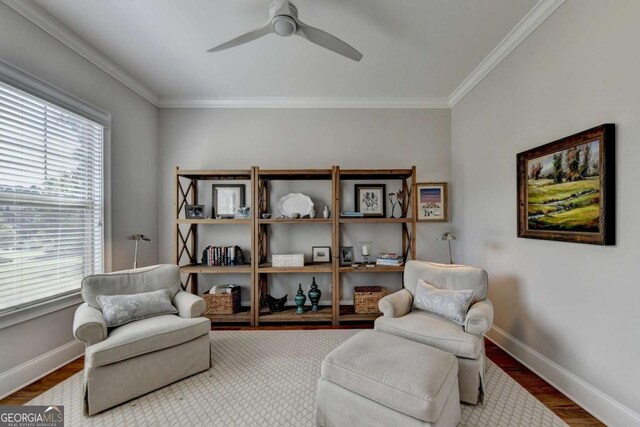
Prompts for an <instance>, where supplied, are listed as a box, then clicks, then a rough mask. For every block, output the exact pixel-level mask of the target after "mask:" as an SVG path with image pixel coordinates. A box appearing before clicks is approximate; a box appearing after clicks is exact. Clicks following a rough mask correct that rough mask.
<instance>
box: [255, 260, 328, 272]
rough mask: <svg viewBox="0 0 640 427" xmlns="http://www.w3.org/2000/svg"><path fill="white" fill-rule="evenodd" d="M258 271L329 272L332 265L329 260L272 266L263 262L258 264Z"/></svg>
mask: <svg viewBox="0 0 640 427" xmlns="http://www.w3.org/2000/svg"><path fill="white" fill-rule="evenodd" d="M258 272H259V273H271V274H274V273H331V272H333V265H332V264H331V263H330V262H326V263H317V264H307V265H305V266H303V267H272V266H271V264H269V263H265V264H260V265H259V266H258Z"/></svg>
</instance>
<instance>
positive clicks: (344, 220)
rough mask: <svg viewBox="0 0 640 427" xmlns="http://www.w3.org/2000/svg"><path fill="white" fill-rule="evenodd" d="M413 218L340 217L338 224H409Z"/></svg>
mask: <svg viewBox="0 0 640 427" xmlns="http://www.w3.org/2000/svg"><path fill="white" fill-rule="evenodd" d="M412 222H413V218H344V217H340V224H358V223H360V224H411V223H412Z"/></svg>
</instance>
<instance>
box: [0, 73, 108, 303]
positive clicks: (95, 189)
mask: <svg viewBox="0 0 640 427" xmlns="http://www.w3.org/2000/svg"><path fill="white" fill-rule="evenodd" d="M103 134H104V128H103V126H101V125H99V124H97V123H94V122H93V121H91V120H88V119H86V118H84V117H82V116H79V115H76V114H74V113H71V112H69V111H66V110H64V109H62V108H60V107H57V106H56V105H53V104H51V103H48V102H45V101H43V100H40V99H39V98H36V97H34V96H32V95H30V94H28V93H25V92H22V91H20V90H18V89H15V88H13V87H11V86H9V85H6V84H4V83H2V82H0V313H2V312H7V311H12V310H15V309H18V308H21V307H25V306H29V305H31V304H34V303H37V302H40V301H47V300H50V299H52V298H53V297H56V296H61V295H65V294H69V293H73V292H76V291H77V290H78V289H79V288H80V282H81V280H82V278H83V277H84V276H86V275H88V274H93V273H97V272H101V271H102V269H103V231H102V221H103V141H104V138H103Z"/></svg>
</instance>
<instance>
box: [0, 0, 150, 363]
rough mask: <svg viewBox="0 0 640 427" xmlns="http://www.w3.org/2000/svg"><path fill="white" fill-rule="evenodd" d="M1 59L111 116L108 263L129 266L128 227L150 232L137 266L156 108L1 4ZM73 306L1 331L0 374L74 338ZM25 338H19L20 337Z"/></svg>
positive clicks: (145, 225)
mask: <svg viewBox="0 0 640 427" xmlns="http://www.w3.org/2000/svg"><path fill="white" fill-rule="evenodd" d="M0 29H1V30H0V34H1V36H0V58H2V59H3V60H4V61H7V62H9V63H10V64H12V65H14V66H16V67H18V68H21V69H22V70H24V71H26V72H28V73H31V74H33V75H34V76H36V77H37V78H39V79H41V80H43V81H45V82H47V83H49V84H51V85H54V86H56V87H58V88H60V89H62V90H65V91H67V92H69V93H71V94H72V95H75V96H77V97H78V98H80V99H82V100H84V101H86V102H88V103H90V104H92V105H94V106H96V107H98V108H100V109H102V110H105V111H108V112H110V113H111V114H112V133H111V169H112V171H113V172H112V174H111V194H112V197H111V204H110V205H109V206H107V209H110V210H111V215H112V229H111V236H112V245H113V255H112V260H113V262H112V264H113V269H114V270H118V269H123V268H127V267H129V266H130V264H131V259H132V245H131V242H128V241H126V240H125V238H126V236H127V235H129V234H132V233H144V234H148V235H150V236H152V237H153V239H154V243H152V244H148V245H145V246H144V248H143V250H142V252H141V264H142V265H145V264H153V263H155V262H156V261H157V259H158V250H157V229H158V216H157V193H156V182H155V177H156V156H157V155H156V153H157V148H156V147H157V145H156V131H157V110H156V108H155V107H154V106H153V105H151V104H149V103H148V102H147V101H145V100H144V99H142V98H141V97H139V96H138V95H136V94H135V93H133V92H132V91H130V90H129V89H127V88H126V87H124V86H123V85H121V84H120V83H118V82H117V81H116V80H114V79H113V78H111V77H110V76H108V75H107V74H105V73H104V72H102V71H100V70H99V69H97V68H96V67H95V66H93V65H92V64H91V63H89V62H88V61H86V60H85V59H83V58H82V57H80V56H79V55H77V54H76V53H74V52H73V51H71V50H70V49H68V48H67V47H66V46H64V45H63V44H61V43H60V42H58V41H57V40H55V39H53V38H52V37H51V36H49V35H48V34H46V33H45V32H43V31H42V30H40V29H39V28H37V27H36V26H34V25H33V24H31V23H30V22H28V21H27V20H26V19H24V18H23V17H22V16H21V15H19V14H18V13H16V12H14V11H13V10H12V9H10V8H9V7H8V6H6V5H5V4H4V3H1V2H0ZM73 311H74V308H69V309H66V310H62V311H60V312H58V313H54V314H51V315H48V316H44V317H41V318H39V319H34V320H31V321H28V322H26V323H23V324H21V325H16V326H13V327H9V328H5V329H2V330H0V343H1V344H0V373H2V372H5V371H7V370H8V369H11V368H12V367H15V366H17V365H19V364H21V363H23V362H25V361H27V360H30V359H32V358H34V357H36V356H39V355H42V354H44V353H46V352H48V351H50V350H52V349H54V348H57V347H59V346H61V345H63V344H66V343H68V342H69V341H71V340H72V339H73V336H72V335H71V322H72V319H73ZM25 337H26V338H25Z"/></svg>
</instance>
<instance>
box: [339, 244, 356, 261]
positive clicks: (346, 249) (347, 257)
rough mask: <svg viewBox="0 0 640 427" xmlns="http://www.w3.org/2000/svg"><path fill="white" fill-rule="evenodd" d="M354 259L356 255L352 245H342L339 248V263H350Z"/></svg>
mask: <svg viewBox="0 0 640 427" xmlns="http://www.w3.org/2000/svg"><path fill="white" fill-rule="evenodd" d="M355 260H356V257H355V252H354V251H353V246H343V247H341V248H340V265H351V264H353V263H354V262H355Z"/></svg>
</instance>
